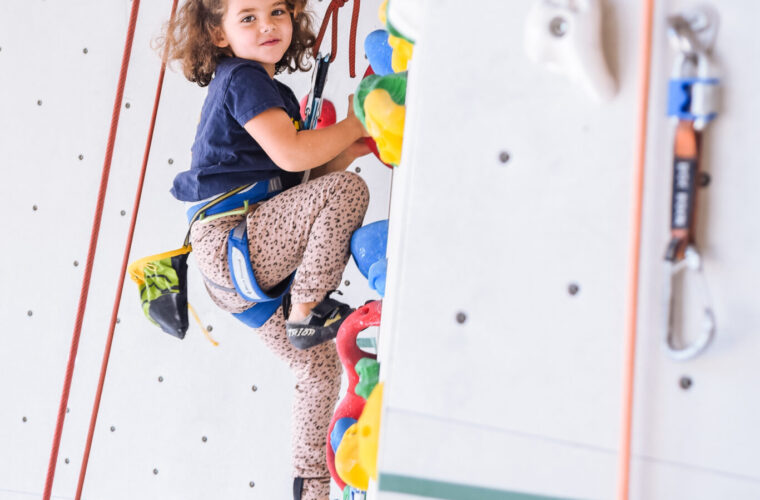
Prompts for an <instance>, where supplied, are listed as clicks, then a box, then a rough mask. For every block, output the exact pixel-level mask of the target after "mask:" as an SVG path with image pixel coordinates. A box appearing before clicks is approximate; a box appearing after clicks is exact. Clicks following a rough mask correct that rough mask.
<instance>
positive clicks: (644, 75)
mask: <svg viewBox="0 0 760 500" xmlns="http://www.w3.org/2000/svg"><path fill="white" fill-rule="evenodd" d="M653 11H654V0H646V1H645V2H644V4H643V7H642V19H641V50H640V51H639V90H638V101H639V105H638V110H637V115H638V116H637V120H638V121H637V128H636V148H635V149H634V153H635V160H634V177H633V193H632V195H633V196H632V198H633V204H632V205H631V226H630V227H631V236H630V253H629V264H628V272H629V275H628V297H627V304H626V305H627V307H626V332H625V338H624V348H623V388H622V391H621V392H622V395H623V402H622V408H621V412H620V413H621V425H620V448H619V449H618V483H617V487H618V491H617V500H628V494H629V490H630V480H631V435H632V432H631V431H632V424H633V390H634V376H635V364H636V333H637V329H638V321H637V312H638V299H639V260H640V255H641V215H642V202H643V198H644V166H645V164H646V146H647V113H648V111H649V78H650V74H651V69H652V17H653Z"/></svg>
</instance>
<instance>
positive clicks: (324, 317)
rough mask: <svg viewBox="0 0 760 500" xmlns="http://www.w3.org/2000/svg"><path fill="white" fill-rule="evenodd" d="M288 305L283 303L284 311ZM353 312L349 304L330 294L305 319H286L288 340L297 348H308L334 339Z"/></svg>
mask: <svg viewBox="0 0 760 500" xmlns="http://www.w3.org/2000/svg"><path fill="white" fill-rule="evenodd" d="M289 298H290V297H288V299H289ZM286 302H290V301H289V300H286ZM287 305H289V304H285V305H283V310H284V311H286V310H287V308H286V306H287ZM352 312H354V310H353V309H352V308H351V307H350V306H349V305H348V304H344V303H343V302H338V301H337V300H335V299H333V298H330V297H329V294H328V296H327V297H325V298H324V300H322V302H320V303H319V304H317V305H316V306H314V309H312V310H311V313H309V315H308V316H306V318H304V319H303V320H301V321H292V322H291V321H285V329H286V330H287V333H288V340H290V343H291V344H293V346H295V347H296V348H297V349H308V348H309V347H314V346H315V345H319V344H321V343H323V342H327V341H328V340H332V339H334V338H335V337H336V336H337V335H338V329H339V328H340V325H341V323H343V320H344V319H346V317H347V316H348V315H349V314H351V313H352Z"/></svg>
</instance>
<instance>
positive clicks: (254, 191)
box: [187, 177, 296, 328]
mask: <svg viewBox="0 0 760 500" xmlns="http://www.w3.org/2000/svg"><path fill="white" fill-rule="evenodd" d="M280 191H282V181H281V179H280V178H279V177H275V178H273V179H269V180H268V181H260V182H257V183H255V184H251V185H250V186H246V187H243V188H238V191H237V192H235V191H233V192H231V193H225V194H223V195H221V196H219V197H217V198H216V199H214V200H212V201H210V202H206V203H198V204H196V205H193V206H192V207H190V209H189V210H188V211H187V218H188V220H189V221H190V222H191V224H192V223H193V222H194V221H195V220H199V219H200V220H202V219H203V218H204V217H210V216H213V215H218V214H223V213H224V212H229V211H232V210H235V209H237V208H239V207H241V206H244V205H245V204H246V203H248V204H253V203H258V202H260V201H264V200H266V199H269V198H271V197H273V196H274V195H276V194H278V193H279V192H280ZM188 237H189V234H188ZM227 263H228V264H229V268H230V275H231V277H232V283H233V285H234V286H235V290H234V291H237V293H238V294H239V295H240V296H241V297H243V298H244V299H245V300H247V301H249V302H253V306H252V307H250V308H249V309H246V310H245V311H243V312H241V313H232V315H233V316H235V317H236V318H237V319H239V320H240V321H242V322H243V323H245V324H246V325H248V326H250V327H253V328H259V327H260V326H262V325H263V324H264V323H266V322H267V320H269V318H270V317H271V316H272V314H274V312H275V311H276V310H277V308H278V307H280V304H281V303H282V297H283V296H284V295H285V294H286V293H287V292H288V290H290V285H291V284H292V283H293V278H295V275H296V273H295V272H294V273H293V274H291V275H290V276H288V277H287V278H285V279H284V280H283V281H281V282H280V283H278V284H277V286H275V287H274V288H273V289H272V290H270V291H269V292H265V291H264V290H263V289H262V288H261V287H260V286H259V283H258V282H257V281H256V276H254V274H253V268H252V267H251V254H250V252H249V250H248V228H247V219H246V218H245V217H244V218H243V220H242V221H241V222H240V224H238V225H237V226H235V227H234V228H233V229H232V230H231V231H230V232H229V235H228V237H227ZM204 279H205V280H206V282H207V283H208V284H209V285H211V286H213V287H214V288H219V289H222V290H227V291H233V290H232V289H230V288H227V287H223V286H220V285H217V284H216V283H214V282H212V281H211V280H209V279H208V278H206V277H205V276H204Z"/></svg>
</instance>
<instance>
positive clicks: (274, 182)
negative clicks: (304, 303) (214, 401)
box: [129, 177, 295, 345]
mask: <svg viewBox="0 0 760 500" xmlns="http://www.w3.org/2000/svg"><path fill="white" fill-rule="evenodd" d="M281 191H282V180H281V179H280V178H279V177H274V178H272V179H269V180H264V181H259V182H256V183H254V184H246V185H244V186H240V187H238V188H235V189H233V190H231V191H228V192H226V193H224V194H222V195H220V196H217V197H216V198H214V199H212V200H210V201H207V202H201V203H197V204H195V205H193V206H191V207H190V208H189V209H188V211H187V219H188V223H189V228H188V230H187V234H186V235H185V241H184V243H183V245H182V247H181V248H179V249H177V250H172V251H170V252H164V253H160V254H157V255H151V256H148V257H144V258H142V259H139V260H137V261H135V262H133V263H132V264H130V265H129V275H130V277H131V278H132V280H133V281H134V282H135V283H137V285H138V287H139V291H140V300H141V302H142V307H143V312H144V313H145V316H146V317H147V318H148V319H149V320H150V321H151V322H152V323H154V324H156V325H158V326H159V327H160V328H161V329H162V330H163V331H164V332H166V333H168V334H170V335H172V336H174V337H177V338H179V339H183V338H185V333H186V332H187V328H188V310H189V311H190V313H192V314H193V317H194V318H195V320H196V322H198V324H199V325H200V326H201V329H202V330H203V332H204V334H205V335H206V337H207V338H208V339H209V341H211V342H212V343H214V344H215V345H216V342H215V341H214V340H213V339H212V338H211V336H210V334H209V333H208V331H207V330H206V329H205V328H203V326H202V324H201V322H200V321H199V320H198V317H197V314H196V313H195V311H194V310H193V309H192V307H190V305H189V304H188V302H187V257H188V255H189V254H190V252H191V251H192V246H191V245H190V229H192V226H193V224H196V223H205V222H210V221H213V220H215V219H218V218H220V217H226V216H228V215H245V214H247V213H248V212H249V210H250V209H251V208H252V207H253V206H254V205H255V204H257V203H259V202H262V201H264V200H267V199H269V198H271V197H272V196H275V195H276V194H278V193H280V192H281ZM227 247H228V248H227V260H228V264H229V269H230V275H231V277H232V283H233V286H234V288H231V287H225V286H222V285H219V284H218V283H215V282H213V281H212V280H211V279H209V278H208V277H206V276H203V279H204V281H205V282H206V284H207V285H208V286H210V287H212V288H217V289H220V290H224V291H226V292H231V293H238V294H239V295H240V296H241V297H243V298H244V299H245V300H247V301H249V302H252V303H253V307H251V308H249V309H247V310H245V311H243V312H241V313H233V314H232V315H233V316H235V317H236V318H237V319H239V320H240V321H242V322H243V323H245V324H247V325H249V326H251V327H253V328H259V327H260V326H261V325H263V324H264V323H265V322H266V321H267V320H268V319H269V318H270V317H271V316H272V314H274V312H275V311H276V310H277V308H278V307H279V306H280V303H281V302H282V296H283V295H284V294H285V293H286V292H287V291H288V290H289V289H290V285H291V283H292V281H293V278H294V277H295V273H293V274H291V275H290V276H288V278H286V279H285V280H283V281H282V282H280V283H279V284H277V285H276V286H275V287H274V288H273V289H272V290H270V291H269V292H265V291H264V290H263V289H262V288H261V287H260V286H259V284H258V282H257V281H256V277H255V276H254V274H253V269H252V268H251V256H250V253H249V250H248V230H247V219H246V218H245V217H243V220H242V221H241V222H240V224H238V225H237V226H235V227H234V228H233V229H232V230H231V231H230V232H229V234H228V236H227Z"/></svg>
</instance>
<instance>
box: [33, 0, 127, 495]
mask: <svg viewBox="0 0 760 500" xmlns="http://www.w3.org/2000/svg"><path fill="white" fill-rule="evenodd" d="M139 8H140V0H133V2H132V12H131V14H130V17H129V27H128V28H127V40H126V42H125V44H124V54H123V56H122V61H121V70H120V73H119V83H118V86H117V90H116V99H115V100H114V105H113V113H112V115H111V128H110V130H109V132H108V144H107V146H106V157H105V161H104V163H103V171H102V174H101V178H100V188H99V190H98V200H97V204H96V207H95V218H94V220H93V223H92V232H91V233H90V246H89V249H88V251H87V262H86V264H85V268H84V277H83V279H82V288H81V291H80V294H79V306H78V307H77V315H76V320H75V322H74V333H73V335H72V338H71V348H70V350H69V360H68V363H67V365H66V376H65V378H64V382H63V391H62V394H61V403H60V406H59V408H58V420H57V421H56V426H55V435H54V437H53V447H52V450H51V451H50V462H49V464H48V473H47V479H46V480H45V490H44V493H43V496H42V498H43V500H50V495H51V494H52V490H53V479H54V477H55V467H56V463H57V462H58V450H59V448H60V445H61V435H62V434H63V421H64V419H65V418H66V408H67V406H68V403H69V393H70V391H71V379H72V377H73V375H74V364H75V361H76V356H77V351H78V350H79V337H80V335H81V333H82V321H83V319H84V311H85V309H86V308H87V296H88V293H89V290H90V278H91V276H92V267H93V263H94V261H95V251H96V250H97V246H98V235H99V234H100V222H101V220H102V218H103V206H104V204H105V198H106V189H107V187H108V177H109V174H110V172H111V159H112V158H113V149H114V143H115V142H116V130H117V129H118V126H119V115H120V112H121V103H122V100H123V98H124V84H125V82H126V79H127V70H128V69H129V56H130V54H131V52H132V41H133V40H134V35H135V25H136V24H137V12H138V10H139ZM77 498H79V497H77Z"/></svg>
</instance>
